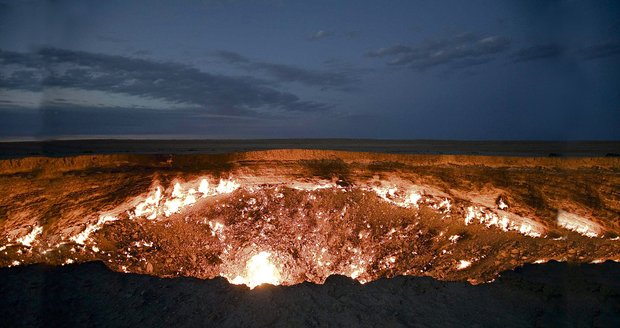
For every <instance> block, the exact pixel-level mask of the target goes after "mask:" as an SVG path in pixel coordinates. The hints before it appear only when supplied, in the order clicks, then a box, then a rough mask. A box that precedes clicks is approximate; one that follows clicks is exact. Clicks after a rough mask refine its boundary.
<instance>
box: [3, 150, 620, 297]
mask: <svg viewBox="0 0 620 328" xmlns="http://www.w3.org/2000/svg"><path fill="white" fill-rule="evenodd" d="M619 236H620V159H618V158H615V157H598V158H595V157H578V158H577V157H576V158H563V157H501V156H471V155H397V154H380V153H362V152H344V151H325V150H270V151H256V152H244V153H227V154H211V155H207V154H201V155H81V156H71V157H59V158H50V157H26V158H19V159H7V160H3V161H0V267H10V266H18V265H19V266H21V265H25V264H34V263H44V264H50V265H64V264H71V263H78V262H86V261H93V260H99V261H102V262H103V263H105V264H106V265H107V266H108V267H109V268H111V269H113V270H115V271H120V272H131V273H143V274H150V275H155V276H160V277H175V276H189V277H197V278H214V277H224V278H226V279H227V280H228V281H230V282H232V283H236V284H245V285H248V286H250V287H255V286H257V285H259V284H260V283H264V282H268V283H272V284H283V285H294V284H299V283H302V282H313V283H323V282H324V281H325V279H326V278H327V277H329V276H330V275H345V276H348V277H351V278H353V279H356V280H357V281H359V282H361V283H368V282H371V281H374V280H377V279H380V278H389V277H394V276H397V275H410V276H430V277H434V278H437V279H440V280H458V281H468V282H469V283H472V284H479V283H484V282H489V281H493V280H494V279H496V278H497V277H498V274H499V273H500V272H502V271H505V270H510V269H514V268H517V267H519V266H522V265H523V264H526V263H544V262H547V261H549V260H556V261H566V262H571V263H601V262H604V261H607V260H611V261H620V237H619Z"/></svg>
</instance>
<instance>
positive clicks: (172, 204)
mask: <svg viewBox="0 0 620 328" xmlns="http://www.w3.org/2000/svg"><path fill="white" fill-rule="evenodd" d="M182 205H183V201H182V200H180V199H178V198H174V199H169V200H167V201H166V202H165V203H164V215H165V216H166V217H168V216H170V215H172V214H174V213H178V212H179V210H180V209H181V206H182Z"/></svg>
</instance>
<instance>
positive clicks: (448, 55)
mask: <svg viewBox="0 0 620 328" xmlns="http://www.w3.org/2000/svg"><path fill="white" fill-rule="evenodd" d="M509 47H510V39H508V38H505V37H501V36H485V37H482V36H478V35H476V34H472V33H463V34H459V35H456V36H453V37H450V38H446V39H440V40H429V41H426V42H424V43H422V44H419V45H416V46H407V45H401V44H399V45H395V46H391V47H387V48H380V49H377V50H374V51H371V52H368V53H367V54H366V56H367V57H378V58H382V57H387V58H389V60H388V62H387V64H388V65H391V66H407V67H412V68H415V69H418V70H424V69H427V68H432V67H436V66H440V65H446V64H450V65H451V66H466V65H467V63H468V62H471V63H475V64H478V63H479V62H481V61H485V62H488V61H490V60H492V59H493V58H494V56H495V55H496V54H498V53H501V52H503V51H505V50H507V49H508V48H509Z"/></svg>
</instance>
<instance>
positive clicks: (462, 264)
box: [456, 260, 471, 270]
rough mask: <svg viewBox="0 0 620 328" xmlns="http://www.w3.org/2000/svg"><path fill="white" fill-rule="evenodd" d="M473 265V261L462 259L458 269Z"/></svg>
mask: <svg viewBox="0 0 620 328" xmlns="http://www.w3.org/2000/svg"><path fill="white" fill-rule="evenodd" d="M470 266H471V262H470V261H466V260H460V261H459V264H458V265H457V266H456V269H457V270H463V269H467V268H469V267H470Z"/></svg>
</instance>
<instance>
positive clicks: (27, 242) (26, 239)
mask: <svg viewBox="0 0 620 328" xmlns="http://www.w3.org/2000/svg"><path fill="white" fill-rule="evenodd" d="M42 232H43V227H40V226H34V227H33V228H32V230H30V232H29V233H28V234H27V235H24V236H21V237H19V238H17V240H16V242H17V243H18V244H22V245H24V246H28V247H31V246H32V243H33V242H34V241H35V240H36V239H37V236H38V235H40V234H41V233H42Z"/></svg>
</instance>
